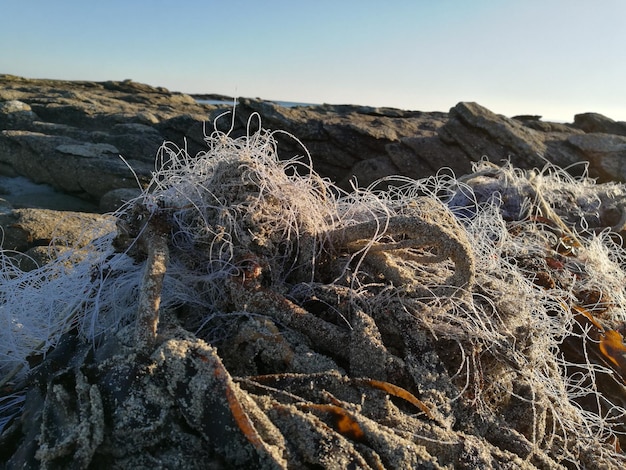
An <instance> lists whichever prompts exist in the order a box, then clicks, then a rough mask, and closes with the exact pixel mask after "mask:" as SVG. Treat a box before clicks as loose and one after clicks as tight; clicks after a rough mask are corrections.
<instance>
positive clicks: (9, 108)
mask: <svg viewBox="0 0 626 470" xmlns="http://www.w3.org/2000/svg"><path fill="white" fill-rule="evenodd" d="M231 111H232V105H231V104H230V103H229V102H228V101H224V104H222V105H219V104H211V105H209V104H201V103H200V102H198V101H197V100H196V99H194V97H192V96H189V95H185V94H182V93H175V92H170V91H168V90H166V89H164V88H160V87H158V88H155V87H151V86H148V85H143V84H139V83H135V82H132V81H130V80H126V81H123V82H113V81H109V82H71V81H59V80H32V79H25V78H20V77H15V76H10V75H0V173H2V174H4V175H9V176H17V175H21V176H25V177H27V178H29V179H31V180H33V181H34V182H36V183H46V184H49V185H51V186H53V187H54V188H56V189H57V190H60V191H62V192H65V193H68V194H72V195H76V196H79V197H83V198H86V199H88V200H90V201H91V202H93V203H96V204H97V203H98V202H99V200H100V199H101V198H102V197H103V196H104V195H105V194H107V193H108V192H109V191H112V190H116V189H119V188H132V187H135V188H136V186H137V182H136V180H135V175H133V172H131V171H130V169H129V168H128V166H127V163H128V165H130V166H132V168H133V170H134V172H135V173H136V175H137V176H138V177H139V179H140V182H141V181H144V182H145V181H146V178H147V177H148V175H149V174H150V171H151V170H152V169H153V167H154V158H155V155H156V152H157V151H158V149H159V147H160V146H161V144H162V143H163V141H165V140H167V141H171V142H172V143H173V146H172V149H174V150H175V147H174V146H179V147H183V146H184V147H186V148H187V149H188V151H189V153H190V154H195V153H197V152H199V151H201V150H204V139H205V135H206V133H210V132H212V131H213V130H214V128H215V127H217V128H218V129H220V130H223V131H228V130H231V129H232V130H231V135H243V134H245V133H246V132H247V129H248V128H249V126H252V129H253V130H255V129H256V128H258V126H259V120H260V122H261V123H260V125H262V126H263V127H264V128H266V129H270V130H280V131H285V132H287V133H290V134H292V136H293V137H295V139H294V138H293V137H290V136H288V135H286V134H283V133H277V134H276V139H277V141H278V145H279V150H280V155H281V156H282V157H283V158H289V157H292V156H295V155H303V154H304V153H305V152H306V150H305V148H303V146H302V144H303V145H304V147H306V149H307V150H308V152H309V153H310V155H311V158H312V161H313V164H314V167H315V168H316V170H317V171H318V172H319V173H320V174H322V175H323V176H327V177H330V178H331V179H332V180H334V181H336V182H337V183H339V185H340V186H342V187H344V188H350V186H351V185H352V184H358V185H360V186H367V185H369V184H370V183H372V182H374V181H376V180H377V179H379V178H381V177H385V176H389V175H393V174H400V175H403V176H408V177H411V178H422V177H427V176H431V175H433V174H435V173H436V172H437V171H438V170H440V169H441V168H442V167H448V168H450V169H451V170H452V171H453V172H454V173H456V174H457V175H460V174H464V173H466V172H468V171H469V170H470V169H471V165H472V163H473V162H476V161H478V160H480V159H482V158H485V157H486V158H488V159H490V160H492V161H501V160H510V161H511V162H512V163H513V164H515V165H516V166H518V167H520V168H532V167H543V166H544V165H545V164H546V163H547V162H551V163H554V164H555V165H558V166H561V167H571V168H572V169H571V171H572V172H573V173H580V172H582V170H583V166H582V165H576V164H577V163H581V162H586V163H588V164H589V172H590V175H591V176H593V177H598V178H599V179H600V181H608V180H617V181H626V165H623V164H622V160H624V157H625V156H626V149H625V147H624V138H622V137H618V136H626V123H624V122H616V121H613V120H612V119H609V118H607V117H605V116H602V115H600V114H595V113H585V114H578V115H577V116H576V117H575V120H574V123H573V124H561V123H551V122H544V121H541V119H540V116H517V117H516V118H507V117H504V116H501V115H498V114H495V113H493V112H492V111H490V110H488V109H486V108H484V107H482V106H480V105H479V104H476V103H470V102H464V103H459V104H457V105H456V106H455V107H453V108H452V109H451V110H450V112H449V113H444V112H420V111H404V110H399V109H392V108H373V107H367V106H352V105H319V106H299V107H285V106H280V105H279V104H277V103H273V102H269V101H262V100H258V99H248V98H243V99H240V100H239V102H238V105H237V108H236V112H235V116H234V119H233V116H232V113H230V112H231ZM224 113H228V114H227V115H224ZM220 115H222V117H221V118H220V119H218V120H217V122H216V118H217V117H218V116H220ZM300 142H301V143H302V144H301V143H300ZM120 156H122V157H123V158H124V160H125V161H124V160H122V159H121V158H120ZM572 165H574V166H573V167H572ZM110 200H111V198H109V201H110ZM105 206H106V207H107V208H110V202H108V203H107V204H105Z"/></svg>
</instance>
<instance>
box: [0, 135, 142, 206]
mask: <svg viewBox="0 0 626 470" xmlns="http://www.w3.org/2000/svg"><path fill="white" fill-rule="evenodd" d="M119 155H120V153H119V150H118V149H117V148H116V147H114V146H112V145H110V144H104V143H93V142H81V141H77V140H74V139H71V138H69V137H63V136H57V135H47V134H41V133H37V132H30V131H19V130H10V131H1V132H0V163H2V164H4V166H5V169H4V173H5V174H7V173H12V174H13V175H15V174H18V175H25V176H27V177H28V178H29V179H31V180H33V181H34V182H36V183H47V184H50V185H51V186H53V187H54V188H56V189H58V190H61V191H64V192H66V193H70V194H75V195H79V196H85V197H88V198H92V199H93V200H96V201H98V200H99V198H100V197H101V196H102V195H103V194H104V193H106V192H108V191H110V190H112V189H115V188H120V187H130V186H133V185H135V186H136V184H137V182H136V180H135V177H134V175H133V172H132V171H131V170H130V169H129V168H128V166H127V164H126V163H125V162H124V161H123V160H122V159H120V158H119ZM128 162H129V163H130V164H131V165H132V167H133V169H134V171H135V173H136V174H138V175H143V176H147V175H148V174H149V172H150V169H151V168H153V165H150V164H147V163H145V162H141V161H137V160H133V159H129V160H128Z"/></svg>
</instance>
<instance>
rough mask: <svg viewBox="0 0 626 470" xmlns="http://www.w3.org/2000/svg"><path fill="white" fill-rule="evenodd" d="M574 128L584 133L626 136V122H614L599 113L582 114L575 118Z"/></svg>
mask: <svg viewBox="0 0 626 470" xmlns="http://www.w3.org/2000/svg"><path fill="white" fill-rule="evenodd" d="M574 126H575V127H577V128H579V129H582V130H583V131H585V132H587V133H590V132H599V133H602V134H615V135H624V136H626V122H624V121H614V120H613V119H611V118H609V117H606V116H604V115H602V114H599V113H581V114H577V115H576V116H574Z"/></svg>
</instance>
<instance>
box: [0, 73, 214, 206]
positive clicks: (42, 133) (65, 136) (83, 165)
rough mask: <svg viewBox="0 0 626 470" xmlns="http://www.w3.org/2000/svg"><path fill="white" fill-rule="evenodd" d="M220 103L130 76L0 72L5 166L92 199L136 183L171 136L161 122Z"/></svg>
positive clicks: (0, 161) (1, 160) (0, 145)
mask: <svg viewBox="0 0 626 470" xmlns="http://www.w3.org/2000/svg"><path fill="white" fill-rule="evenodd" d="M214 108H215V107H214V106H206V105H200V104H198V103H197V102H196V101H195V100H194V99H193V98H192V97H190V96H188V95H184V94H181V93H171V92H169V91H168V90H166V89H165V88H154V87H151V86H148V85H143V84H138V83H134V82H132V81H129V80H127V81H124V82H103V83H96V82H68V81H60V80H30V79H24V78H20V77H15V76H10V75H0V131H1V132H0V172H1V173H3V174H6V175H11V176H16V175H22V176H26V177H28V178H29V179H31V180H33V181H35V182H38V183H47V184H50V185H52V186H53V187H55V188H57V189H59V190H61V191H64V192H68V193H72V194H75V195H80V196H82V197H85V198H87V199H90V200H91V201H93V202H96V203H97V202H98V200H99V198H100V197H101V196H102V195H103V194H104V193H106V192H108V191H110V190H112V189H115V188H121V187H136V184H137V182H136V180H135V178H134V176H133V174H132V172H131V171H130V170H129V168H128V167H127V165H126V163H124V162H123V161H122V160H121V159H120V158H119V156H120V155H121V156H123V157H124V158H125V159H126V160H127V161H128V162H129V163H130V164H131V165H132V167H133V169H134V170H135V172H136V173H137V174H138V175H139V176H140V177H141V176H147V175H148V174H149V172H150V170H151V169H152V168H153V162H154V158H155V154H156V151H157V149H158V148H159V146H160V145H161V144H162V142H163V141H164V140H165V139H166V138H168V136H166V135H163V134H161V132H160V131H159V129H158V128H157V127H156V125H157V124H158V123H160V122H163V121H168V120H171V119H173V118H175V117H177V116H180V115H183V114H185V115H189V116H193V119H194V122H201V121H202V120H203V119H206V118H207V115H208V111H210V110H212V109H214Z"/></svg>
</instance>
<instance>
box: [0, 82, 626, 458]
mask: <svg viewBox="0 0 626 470" xmlns="http://www.w3.org/2000/svg"><path fill="white" fill-rule="evenodd" d="M207 98H210V99H211V103H217V104H203V103H202V102H201V101H202V99H207ZM220 98H221V97H219V96H213V95H203V96H200V95H198V96H195V97H194V96H189V95H186V94H182V93H176V92H170V91H168V90H166V89H164V88H155V87H151V86H148V85H144V84H140V83H135V82H132V81H130V80H128V81H123V82H113V81H108V82H76V81H74V82H70V81H58V80H39V79H26V78H21V77H15V76H10V75H0V192H1V194H0V198H1V199H2V204H1V206H0V226H1V227H2V229H3V250H4V251H3V253H2V262H3V264H2V266H3V270H2V272H1V277H0V297H1V298H2V303H0V325H1V327H0V468H6V469H13V468H68V467H69V466H71V467H72V468H144V467H146V468H148V467H150V468H182V466H184V467H185V468H233V467H238V468H253V467H254V468H309V467H310V468H346V467H348V466H349V465H355V466H356V467H358V468H468V469H470V468H476V469H478V468H528V469H534V468H551V469H552V468H554V469H562V468H620V466H621V465H622V464H624V462H626V456H625V454H624V452H623V451H622V449H624V448H626V438H625V435H626V423H625V422H624V418H625V416H626V344H624V342H623V335H624V334H626V317H625V315H624V313H623V312H624V311H625V308H626V290H625V288H624V285H625V284H626V274H625V273H624V260H625V259H626V252H624V250H623V248H622V247H621V242H620V238H619V236H620V235H623V234H624V233H626V232H625V228H626V186H625V185H624V184H622V183H624V182H626V163H624V162H626V122H616V121H613V120H611V119H610V118H608V117H605V116H602V115H599V114H596V113H583V114H579V115H576V116H575V117H574V120H573V122H572V123H568V124H564V123H553V122H545V121H542V120H541V118H540V117H539V116H517V117H512V118H508V117H504V116H501V115H498V114H496V113H494V112H492V111H490V110H488V109H486V108H484V107H482V106H480V105H479V104H477V103H470V102H464V103H459V104H457V105H456V106H454V107H453V108H452V109H450V111H449V112H447V113H446V112H421V111H406V110H399V109H391V108H373V107H366V106H355V105H316V106H300V107H283V106H280V105H278V104H276V103H273V102H269V101H263V100H259V99H249V98H242V99H239V100H238V104H237V107H236V110H235V112H234V114H233V112H232V111H233V109H232V103H230V102H228V101H225V102H224V104H220V103H219V99H220ZM164 141H165V142H167V143H166V144H165V145H164V146H163V142H164ZM156 155H158V156H159V158H158V160H157V162H156V163H155V156H156ZM303 155H304V156H310V162H311V164H312V168H307V167H306V166H304V167H303V166H302V164H294V163H293V162H291V161H290V160H289V159H291V158H292V157H295V156H303ZM276 156H278V157H279V158H280V160H278V158H276ZM485 160H488V162H487V161H485ZM302 161H303V162H304V164H305V165H306V163H307V161H308V160H307V159H306V158H304V159H303V160H302ZM548 164H549V165H548ZM294 165H295V166H294ZM298 165H300V166H298ZM546 165H548V169H547V170H546V171H541V169H542V168H544V167H546ZM560 168H565V169H566V170H561V169H560ZM303 169H304V170H306V171H304V172H301V170H303ZM586 170H588V176H590V177H591V178H595V179H596V180H597V183H598V184H596V183H595V182H594V181H593V180H590V179H588V178H585V177H583V176H585V175H586V173H585V171H586ZM568 172H569V173H568ZM299 173H302V174H299ZM398 175H399V176H400V178H399V179H398V178H397V176H398ZM320 176H321V177H322V178H320ZM389 176H396V180H395V181H396V183H397V184H399V185H400V186H401V187H400V189H398V186H397V185H395V186H394V185H393V184H392V185H390V186H386V185H379V186H378V187H377V188H376V191H374V190H373V189H372V188H370V189H363V188H366V187H367V186H369V185H370V184H371V183H373V182H375V181H377V180H378V179H380V178H384V177H389ZM402 185H404V186H402ZM357 187H358V188H361V189H359V190H358V191H355V192H351V193H350V192H349V191H350V190H351V189H354V188H357ZM343 190H345V191H346V192H344V191H343ZM127 201H130V203H129V204H127V205H124V204H125V203H126V202H127ZM120 207H122V208H121V209H119V208H120ZM118 209H119V210H118ZM116 210H117V211H116Z"/></svg>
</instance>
